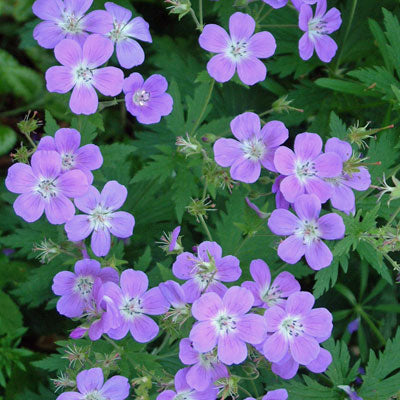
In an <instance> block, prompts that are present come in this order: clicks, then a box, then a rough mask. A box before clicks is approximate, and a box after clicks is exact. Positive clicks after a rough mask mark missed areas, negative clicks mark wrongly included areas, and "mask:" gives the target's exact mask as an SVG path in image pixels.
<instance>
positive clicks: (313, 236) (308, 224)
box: [294, 220, 321, 246]
mask: <svg viewBox="0 0 400 400" xmlns="http://www.w3.org/2000/svg"><path fill="white" fill-rule="evenodd" d="M294 233H295V235H296V236H299V237H300V238H302V239H303V244H305V245H307V246H309V245H310V244H312V243H313V242H314V241H316V240H319V238H320V236H321V232H320V231H319V229H318V223H317V221H314V220H312V221H307V220H305V221H300V224H299V226H298V227H297V228H296V230H295V232H294Z"/></svg>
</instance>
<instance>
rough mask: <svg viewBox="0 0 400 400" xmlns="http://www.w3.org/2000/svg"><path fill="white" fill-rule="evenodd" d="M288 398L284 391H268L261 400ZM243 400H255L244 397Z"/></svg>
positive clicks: (284, 399)
mask: <svg viewBox="0 0 400 400" xmlns="http://www.w3.org/2000/svg"><path fill="white" fill-rule="evenodd" d="M287 398H288V392H287V390H286V389H276V390H270V391H269V392H267V394H266V395H265V396H264V397H263V398H262V400H286V399H287ZM244 400H256V399H255V398H254V397H246V398H245V399H244Z"/></svg>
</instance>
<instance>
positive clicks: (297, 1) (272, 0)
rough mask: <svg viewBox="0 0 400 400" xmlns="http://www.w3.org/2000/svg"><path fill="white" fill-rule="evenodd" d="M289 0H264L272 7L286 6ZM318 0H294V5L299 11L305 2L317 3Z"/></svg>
mask: <svg viewBox="0 0 400 400" xmlns="http://www.w3.org/2000/svg"><path fill="white" fill-rule="evenodd" d="M288 1H289V0H263V2H264V3H266V4H268V5H270V6H271V7H272V8H282V7H285V6H286V4H287V3H288ZM317 1H318V0H292V3H293V5H294V7H295V8H296V9H297V11H299V10H300V7H301V6H302V5H303V4H315V3H316V2H317Z"/></svg>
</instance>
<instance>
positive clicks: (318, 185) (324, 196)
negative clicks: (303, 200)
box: [281, 176, 333, 203]
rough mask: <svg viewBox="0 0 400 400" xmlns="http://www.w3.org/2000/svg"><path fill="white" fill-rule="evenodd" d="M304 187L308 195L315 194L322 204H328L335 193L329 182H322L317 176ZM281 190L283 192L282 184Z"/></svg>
mask: <svg viewBox="0 0 400 400" xmlns="http://www.w3.org/2000/svg"><path fill="white" fill-rule="evenodd" d="M304 186H305V191H306V193H309V194H315V195H316V196H317V197H318V198H319V199H320V201H321V203H325V202H327V201H328V200H329V198H330V197H331V195H332V192H333V187H332V186H331V185H330V184H329V183H328V182H325V181H324V180H322V179H321V178H319V177H317V176H314V177H312V178H310V179H308V180H307V181H306V182H305V185H304ZM281 190H282V184H281ZM287 200H289V199H287ZM294 200H295V199H293V201H294ZM289 201H290V200H289Z"/></svg>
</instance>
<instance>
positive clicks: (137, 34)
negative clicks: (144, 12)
mask: <svg viewBox="0 0 400 400" xmlns="http://www.w3.org/2000/svg"><path fill="white" fill-rule="evenodd" d="M124 32H125V33H127V34H128V35H129V36H132V37H134V38H135V39H139V40H142V41H144V42H148V43H151V42H152V38H151V34H150V31H149V24H148V23H147V22H146V21H145V20H144V19H143V18H142V17H136V18H133V20H132V21H130V22H129V23H128V24H127V25H126V26H125V28H124Z"/></svg>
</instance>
